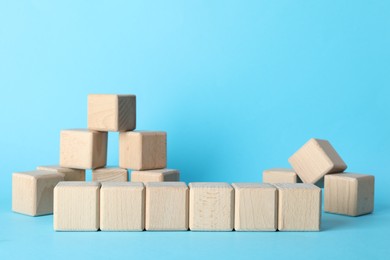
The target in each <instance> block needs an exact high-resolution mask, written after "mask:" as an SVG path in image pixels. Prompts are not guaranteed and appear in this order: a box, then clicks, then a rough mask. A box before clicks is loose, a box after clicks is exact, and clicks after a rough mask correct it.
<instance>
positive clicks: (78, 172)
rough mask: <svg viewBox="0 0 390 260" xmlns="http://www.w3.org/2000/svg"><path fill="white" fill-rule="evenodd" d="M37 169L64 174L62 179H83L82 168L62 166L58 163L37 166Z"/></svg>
mask: <svg viewBox="0 0 390 260" xmlns="http://www.w3.org/2000/svg"><path fill="white" fill-rule="evenodd" d="M37 170H40V171H50V172H55V173H58V174H61V175H62V176H64V181H85V170H84V169H71V168H63V167H61V166H59V165H48V166H38V167H37Z"/></svg>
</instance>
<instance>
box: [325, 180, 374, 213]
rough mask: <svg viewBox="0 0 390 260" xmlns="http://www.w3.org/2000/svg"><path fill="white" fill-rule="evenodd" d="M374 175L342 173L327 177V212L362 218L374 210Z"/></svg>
mask: <svg viewBox="0 0 390 260" xmlns="http://www.w3.org/2000/svg"><path fill="white" fill-rule="evenodd" d="M374 182H375V178H374V176H372V175H366V174H356V173H341V174H331V175H326V176H325V189H324V193H325V194H324V197H325V198H324V208H325V211H326V212H330V213H336V214H343V215H348V216H360V215H364V214H368V213H371V212H372V211H373V210H374Z"/></svg>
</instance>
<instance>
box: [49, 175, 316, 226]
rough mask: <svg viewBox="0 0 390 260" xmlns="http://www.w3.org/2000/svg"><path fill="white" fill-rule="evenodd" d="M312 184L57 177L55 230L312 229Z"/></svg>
mask: <svg viewBox="0 0 390 260" xmlns="http://www.w3.org/2000/svg"><path fill="white" fill-rule="evenodd" d="M320 222H321V189H320V188H318V187H316V186H315V185H312V184H277V185H271V184H261V183H233V184H232V185H229V184H227V183H190V184H189V185H188V186H187V185H186V184H185V183H183V182H150V183H146V184H145V185H144V184H142V183H140V182H139V183H135V182H128V183H124V182H121V183H114V182H106V183H102V184H100V183H98V182H60V183H59V184H58V185H57V186H56V187H55V189H54V229H55V230H57V231H97V230H99V228H100V229H101V230H103V231H142V230H144V229H145V230H177V231H180V230H188V229H190V230H193V231H232V230H233V229H235V230H237V231H275V230H281V231H318V230H320Z"/></svg>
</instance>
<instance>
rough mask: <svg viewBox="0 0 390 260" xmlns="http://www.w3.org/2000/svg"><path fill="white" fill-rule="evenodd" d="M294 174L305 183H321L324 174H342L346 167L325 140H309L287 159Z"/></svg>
mask: <svg viewBox="0 0 390 260" xmlns="http://www.w3.org/2000/svg"><path fill="white" fill-rule="evenodd" d="M288 161H289V162H290V164H291V166H292V167H293V168H294V170H295V172H296V173H297V174H298V176H299V177H300V178H301V180H302V181H303V182H305V183H316V182H318V181H321V178H323V177H324V176H325V174H329V173H337V172H343V171H344V170H345V169H346V168H347V165H346V164H345V163H344V161H343V159H341V157H340V156H339V154H338V153H337V152H336V150H335V149H334V148H333V146H332V145H331V144H330V143H329V142H328V141H326V140H320V139H314V138H312V139H310V140H309V141H308V142H307V143H306V144H305V145H303V146H302V147H301V148H300V149H299V150H298V151H297V152H295V153H294V154H293V155H292V156H291V157H290V158H289V159H288Z"/></svg>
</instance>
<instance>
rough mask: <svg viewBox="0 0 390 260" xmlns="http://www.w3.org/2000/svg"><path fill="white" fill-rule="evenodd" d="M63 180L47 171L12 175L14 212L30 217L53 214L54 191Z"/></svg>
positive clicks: (60, 176) (61, 177) (58, 175)
mask: <svg viewBox="0 0 390 260" xmlns="http://www.w3.org/2000/svg"><path fill="white" fill-rule="evenodd" d="M63 180H64V177H63V176H62V175H60V174H56V173H52V172H47V171H29V172H16V173H14V174H12V210H13V211H14V212H18V213H22V214H26V215H30V216H39V215H46V214H51V213H53V189H54V187H55V186H56V185H57V183H58V182H60V181H63Z"/></svg>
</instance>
